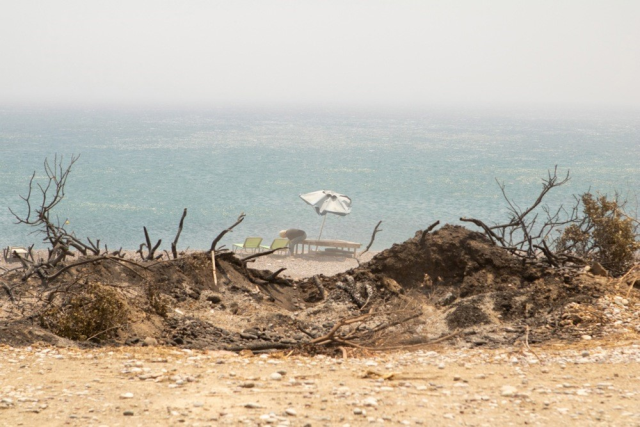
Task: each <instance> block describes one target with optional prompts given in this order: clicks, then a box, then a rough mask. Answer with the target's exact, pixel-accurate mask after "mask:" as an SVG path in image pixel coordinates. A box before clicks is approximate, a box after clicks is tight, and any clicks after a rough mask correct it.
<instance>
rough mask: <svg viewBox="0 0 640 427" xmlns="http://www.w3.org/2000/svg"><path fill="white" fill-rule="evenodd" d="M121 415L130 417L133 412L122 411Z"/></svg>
mask: <svg viewBox="0 0 640 427" xmlns="http://www.w3.org/2000/svg"><path fill="white" fill-rule="evenodd" d="M122 415H124V416H125V417H130V416H132V415H133V411H124V412H123V413H122Z"/></svg>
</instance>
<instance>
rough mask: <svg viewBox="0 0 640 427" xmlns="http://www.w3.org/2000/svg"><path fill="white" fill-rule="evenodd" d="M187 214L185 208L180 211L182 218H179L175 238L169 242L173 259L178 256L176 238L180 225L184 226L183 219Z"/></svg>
mask: <svg viewBox="0 0 640 427" xmlns="http://www.w3.org/2000/svg"><path fill="white" fill-rule="evenodd" d="M186 216H187V208H184V211H183V212H182V218H180V224H179V225H178V232H177V233H176V238H175V239H173V242H172V243H171V253H172V254H173V259H176V258H178V239H179V238H180V233H182V227H183V226H184V219H185V217H186Z"/></svg>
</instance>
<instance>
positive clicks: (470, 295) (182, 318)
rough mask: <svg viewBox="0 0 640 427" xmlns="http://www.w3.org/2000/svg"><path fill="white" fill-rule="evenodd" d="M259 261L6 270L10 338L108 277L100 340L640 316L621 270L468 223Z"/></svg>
mask: <svg viewBox="0 0 640 427" xmlns="http://www.w3.org/2000/svg"><path fill="white" fill-rule="evenodd" d="M247 261H248V260H246V259H245V260H242V259H239V258H237V257H236V256H234V255H233V254H231V253H222V254H219V256H218V257H217V258H216V274H217V284H216V282H215V281H214V278H213V266H212V263H211V257H210V254H208V253H194V254H188V255H183V256H181V257H180V258H178V259H175V260H169V261H153V262H146V263H138V262H135V261H132V260H117V259H114V258H107V259H96V260H95V261H93V262H92V261H91V260H90V259H89V260H88V262H86V263H84V264H82V265H78V266H76V267H73V268H71V269H69V270H68V271H67V272H65V274H64V275H61V276H60V278H59V279H58V280H57V281H56V283H55V286H54V287H53V288H48V289H42V287H41V284H40V282H39V281H38V280H36V279H35V278H31V279H29V280H27V281H22V280H21V276H20V274H19V272H11V273H7V274H4V275H3V277H2V280H3V281H4V282H6V284H7V286H6V287H5V289H10V292H7V293H6V294H7V295H3V296H2V299H0V304H1V306H0V307H1V308H2V311H1V313H2V316H1V317H2V319H0V320H2V321H3V322H4V325H3V328H5V330H11V331H13V332H12V334H6V335H5V339H4V341H5V342H12V343H13V344H20V343H30V342H33V341H36V340H45V341H47V342H53V341H55V340H54V339H52V338H51V334H50V333H48V332H44V331H42V333H40V332H34V331H37V330H38V326H39V325H45V326H46V325H49V327H51V326H50V325H53V324H55V322H53V321H52V320H51V319H48V320H49V321H48V322H45V321H42V319H43V318H42V316H43V313H47V311H46V309H47V308H50V305H51V304H53V305H54V306H56V307H66V306H68V305H69V304H70V301H75V304H76V305H77V307H76V311H75V312H74V315H75V316H82V312H81V310H82V309H83V307H84V306H82V305H78V303H77V301H90V300H91V299H90V298H84V299H83V298H81V297H79V295H80V296H81V295H82V292H86V291H87V289H97V288H103V287H108V288H110V289H113V290H114V291H115V292H117V294H118V300H119V301H125V303H123V304H122V307H123V310H125V311H124V312H123V313H124V314H120V315H119V316H121V317H122V319H116V320H117V323H115V326H113V327H109V330H108V331H107V330H105V331H97V332H96V333H92V332H86V333H84V334H83V335H82V337H83V338H85V341H86V342H85V344H87V345H95V343H104V342H108V343H111V344H113V343H121V344H127V345H155V344H156V343H158V344H164V345H174V346H182V347H190V348H210V349H231V350H241V349H252V350H255V351H257V350H266V349H276V348H295V347H297V348H306V349H308V351H311V350H310V349H311V348H312V347H313V346H316V347H317V346H318V345H325V346H326V345H333V346H335V347H339V346H343V347H344V346H357V347H359V348H395V347H397V346H401V345H404V346H406V345H412V344H421V343H426V342H429V341H431V340H434V339H443V338H447V339H449V338H451V339H450V340H449V341H447V342H449V343H457V344H458V345H464V344H468V345H494V346H496V345H505V344H513V343H514V342H516V341H517V340H523V339H525V340H528V342H535V341H543V340H549V339H556V338H561V339H575V338H579V337H581V336H582V335H586V334H588V335H595V336H602V335H604V334H606V333H611V331H612V330H614V329H615V328H613V329H612V325H614V324H616V322H618V321H620V322H621V323H618V325H620V324H621V325H622V326H623V327H624V328H623V329H624V331H631V332H633V331H634V328H636V327H637V322H638V318H637V317H635V318H633V313H634V307H635V304H636V303H637V301H636V299H635V294H633V295H632V297H631V298H628V299H623V301H622V303H620V304H618V302H619V301H618V300H615V301H614V295H615V293H616V292H617V289H616V288H615V286H614V284H613V282H612V281H610V280H608V279H606V278H601V277H596V276H592V275H590V274H587V273H581V272H576V271H575V270H573V271H568V270H558V269H552V268H549V267H547V266H545V265H544V264H543V263H527V262H524V261H523V260H522V259H520V258H517V257H515V256H513V255H511V254H510V253H509V252H507V251H505V250H503V249H501V248H499V247H496V246H495V245H493V244H491V242H490V241H489V240H487V239H486V238H485V236H484V235H483V234H480V233H477V232H473V231H470V230H468V229H466V228H463V227H459V226H450V225H446V226H444V227H442V228H441V229H440V230H437V231H435V232H433V233H423V232H421V231H419V232H417V233H416V235H415V237H413V238H412V239H409V240H407V241H406V242H404V243H402V244H398V245H394V246H393V247H391V248H390V249H388V250H385V251H383V252H381V253H380V254H378V255H377V256H375V257H374V258H373V259H372V260H371V261H370V262H368V263H366V264H362V265H360V266H359V267H357V268H355V269H352V270H349V271H347V272H345V273H341V274H337V275H335V276H331V277H326V276H323V275H318V276H314V277H311V278H306V279H302V280H289V279H285V278H282V277H280V276H279V275H278V274H275V273H273V272H271V271H268V270H255V269H251V268H250V267H249V265H250V263H248V262H247ZM36 291H37V292H36ZM63 291H64V292H63ZM34 292H36V293H38V292H39V294H38V295H40V297H39V299H33V298H32V295H34ZM107 294H108V293H107ZM70 298H75V299H70ZM616 301H618V302H616ZM612 304H613V305H614V306H612ZM17 306H19V307H20V310H18V309H16V307H17ZM26 307H28V308H29V309H30V311H27V312H25V308H26ZM616 310H617V311H616ZM54 311H55V312H56V313H59V312H61V310H54ZM25 313H26V314H25ZM626 314H629V316H630V317H629V316H627V317H624V316H625V315H626ZM621 316H622V317H624V319H623V320H620V319H621ZM80 318H82V317H80ZM53 320H56V319H53ZM59 323H60V321H59ZM68 323H69V322H68V321H67V323H64V324H65V325H68ZM101 324H102V323H101ZM20 330H22V331H23V332H24V333H22V332H17V331H20ZM27 331H29V332H27ZM633 333H635V332H633ZM7 337H8V338H7ZM11 337H13V339H12V338H11ZM61 342H62V341H61ZM62 343H64V342H62ZM337 351H339V350H337Z"/></svg>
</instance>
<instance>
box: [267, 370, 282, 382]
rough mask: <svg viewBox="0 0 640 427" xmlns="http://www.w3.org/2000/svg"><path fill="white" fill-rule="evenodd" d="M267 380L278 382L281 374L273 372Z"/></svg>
mask: <svg viewBox="0 0 640 427" xmlns="http://www.w3.org/2000/svg"><path fill="white" fill-rule="evenodd" d="M269 378H271V380H273V381H280V380H282V374H279V373H277V372H274V373H273V374H271V375H270V376H269Z"/></svg>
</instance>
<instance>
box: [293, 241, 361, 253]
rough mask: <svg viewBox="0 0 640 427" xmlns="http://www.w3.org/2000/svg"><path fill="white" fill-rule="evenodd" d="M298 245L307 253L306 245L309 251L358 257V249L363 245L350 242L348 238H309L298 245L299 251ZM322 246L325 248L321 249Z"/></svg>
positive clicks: (302, 251)
mask: <svg viewBox="0 0 640 427" xmlns="http://www.w3.org/2000/svg"><path fill="white" fill-rule="evenodd" d="M298 246H302V248H301V252H299V253H305V246H306V247H307V253H311V252H317V253H318V254H320V253H322V254H325V255H346V256H352V257H354V258H355V257H356V255H357V253H358V249H360V248H361V247H362V244H360V243H356V242H348V241H346V240H310V239H307V240H305V241H304V242H302V243H300V244H298V245H296V252H298ZM320 248H325V249H324V250H322V251H320Z"/></svg>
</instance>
